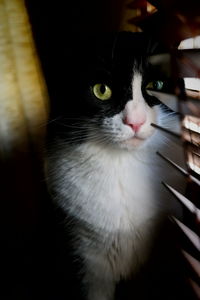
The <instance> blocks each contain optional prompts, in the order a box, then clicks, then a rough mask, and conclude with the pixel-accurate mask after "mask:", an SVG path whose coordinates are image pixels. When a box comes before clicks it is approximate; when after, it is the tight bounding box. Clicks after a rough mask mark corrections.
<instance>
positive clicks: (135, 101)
mask: <svg viewBox="0 0 200 300" xmlns="http://www.w3.org/2000/svg"><path fill="white" fill-rule="evenodd" d="M123 42H124V40H123V41H121V43H120V41H119V40H117V43H118V44H117V45H116V41H115V44H114V42H113V43H111V44H112V45H111V47H110V46H108V45H106V46H105V47H102V45H101V46H100V47H98V45H95V47H93V48H90V49H89V50H88V51H87V52H84V53H83V55H82V56H81V58H80V57H79V59H78V63H77V65H78V67H79V70H78V72H77V71H76V72H74V71H72V73H71V78H70V79H69V82H68V86H69V87H68V88H69V91H68V95H67V96H66V100H65V102H63V100H62V102H61V104H60V106H59V105H58V109H57V116H56V117H58V120H57V121H56V122H54V124H53V126H54V130H53V134H54V135H55V136H56V135H57V136H58V137H59V138H60V139H64V140H65V141H67V142H69V143H82V142H85V141H91V142H94V143H101V144H104V145H111V146H114V147H117V148H126V149H130V150H132V149H135V148H138V147H140V146H141V145H143V144H145V142H146V141H148V140H149V139H150V138H151V136H152V135H153V133H154V129H153V127H152V126H151V123H156V122H157V118H158V108H157V106H156V104H159V102H158V101H157V99H155V98H154V97H153V96H151V95H150V94H149V92H148V91H147V87H148V85H149V82H150V77H149V73H148V67H147V64H146V60H145V58H144V53H142V52H144V49H143V48H142V47H143V46H144V45H142V44H141V45H139V44H138V40H137V39H136V40H135V44H134V37H132V40H131V41H130V45H131V47H129V46H130V45H129V44H127V45H126V44H125V43H123ZM140 48H141V51H140ZM151 84H152V82H151ZM66 85H67V83H66ZM55 138H56V137H55Z"/></svg>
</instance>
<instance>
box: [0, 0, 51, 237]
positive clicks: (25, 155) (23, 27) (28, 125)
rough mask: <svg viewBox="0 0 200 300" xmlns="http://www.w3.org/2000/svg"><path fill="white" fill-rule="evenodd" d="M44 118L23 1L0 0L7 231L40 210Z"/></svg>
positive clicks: (0, 141)
mask: <svg viewBox="0 0 200 300" xmlns="http://www.w3.org/2000/svg"><path fill="white" fill-rule="evenodd" d="M47 118H48V96H47V90H46V86H45V81H44V78H43V74H42V71H41V67H40V62H39V59H38V56H37V52H36V48H35V45H34V40H33V36H32V31H31V26H30V23H29V18H28V14H27V11H26V6H25V3H24V1H23V0H0V185H1V186H0V214H1V216H0V220H1V221H2V220H3V224H4V225H5V226H6V228H7V230H8V228H11V230H10V232H13V229H15V230H17V232H22V230H25V231H26V230H28V228H30V226H31V227H32V225H33V224H34V223H35V221H36V220H37V216H38V212H39V211H40V205H41V202H42V199H43V198H42V197H43V196H42V191H41V190H42V181H43V178H42V159H41V158H42V152H43V145H44V136H45V125H46V122H47ZM20 224H21V225H20ZM28 224H29V225H30V226H27V225H28ZM16 225H17V226H16ZM19 226H20V227H19ZM16 228H18V229H16Z"/></svg>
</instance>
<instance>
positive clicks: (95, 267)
mask: <svg viewBox="0 0 200 300" xmlns="http://www.w3.org/2000/svg"><path fill="white" fill-rule="evenodd" d="M141 114H145V119H146V122H145V124H144V125H143V126H142V127H141V129H140V130H139V131H138V132H137V133H135V132H134V131H133V130H132V129H131V128H130V127H129V126H127V125H126V124H124V123H123V119H124V116H125V115H129V117H130V118H134V116H136V118H140V117H141ZM161 115H162V113H161V110H160V108H159V107H154V108H150V107H149V106H148V105H147V104H146V102H145V101H144V99H143V96H142V93H141V76H140V75H139V74H137V75H136V76H135V77H134V81H133V99H132V100H131V99H130V101H129V102H128V103H127V105H126V107H125V109H124V111H123V112H121V113H120V114H117V115H115V116H113V117H112V118H107V119H105V122H104V125H103V129H102V132H103V131H105V132H106V134H107V135H108V134H109V136H110V139H111V140H112V143H110V144H108V145H105V144H103V143H100V142H98V141H93V140H91V141H90V140H88V141H87V142H85V143H83V144H81V145H79V146H73V147H72V146H68V145H66V147H63V148H62V149H61V150H60V151H58V153H57V154H56V155H55V157H54V160H53V163H51V161H49V162H48V164H47V169H50V172H51V174H50V176H49V177H50V179H49V180H50V185H51V186H53V188H54V191H56V193H57V195H58V199H57V201H58V202H59V204H60V205H61V206H62V207H63V209H64V210H66V211H67V213H69V214H70V215H72V216H75V217H76V218H78V219H79V220H80V221H81V222H83V224H85V226H86V227H88V232H89V231H90V229H92V233H91V234H90V233H88V234H87V233H85V234H79V235H78V233H77V235H78V236H77V253H78V254H79V255H80V256H81V257H82V258H83V260H84V262H85V274H86V275H85V279H84V280H85V283H86V285H88V287H89V292H88V300H109V299H113V294H114V288H115V283H116V282H117V281H119V279H120V278H121V277H123V278H126V277H128V276H130V275H131V274H132V273H134V272H136V271H137V270H138V268H139V267H140V266H141V264H143V263H144V262H145V260H146V259H147V258H148V254H149V251H150V250H151V246H152V243H153V241H154V236H155V235H156V230H157V226H158V223H159V221H160V219H161V218H162V216H163V214H167V213H168V211H170V208H169V209H168V208H167V204H166V203H165V200H164V199H162V201H161V199H160V198H161V197H160V195H161V194H162V186H161V184H160V177H161V174H162V172H163V170H162V169H161V167H160V166H159V159H158V158H157V157H156V154H155V151H156V150H157V148H159V147H160V146H161V143H160V135H159V133H155V131H154V130H153V128H152V127H151V126H150V124H151V123H152V122H157V123H159V122H160V120H161V118H160V117H161ZM101 134H102V133H101V131H100V132H99V135H101ZM155 145H156V147H155ZM158 195H159V196H158ZM162 198H164V196H163V197H162Z"/></svg>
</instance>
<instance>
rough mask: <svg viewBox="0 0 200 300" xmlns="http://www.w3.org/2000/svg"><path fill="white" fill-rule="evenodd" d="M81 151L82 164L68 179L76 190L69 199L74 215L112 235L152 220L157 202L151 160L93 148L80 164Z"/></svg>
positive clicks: (125, 153) (126, 153)
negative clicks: (114, 232)
mask: <svg viewBox="0 0 200 300" xmlns="http://www.w3.org/2000/svg"><path fill="white" fill-rule="evenodd" d="M83 147H84V146H83ZM81 151H82V152H81V153H82V155H80V164H79V165H78V164H77V167H76V169H75V168H71V170H70V171H69V172H68V173H67V175H66V177H67V178H66V181H67V182H68V183H71V186H72V189H73V193H71V195H69V196H70V197H69V199H70V202H71V203H70V210H71V212H72V213H74V214H75V215H76V216H77V214H78V216H79V218H80V219H82V220H86V221H87V222H88V223H90V224H92V225H94V226H95V227H99V228H102V229H105V230H106V231H109V232H113V231H117V230H126V231H127V230H131V228H132V227H135V226H140V225H141V224H143V223H144V222H145V221H146V220H148V219H150V218H151V217H152V213H153V214H154V213H155V211H156V201H155V195H154V193H155V186H154V185H155V181H154V179H153V176H152V170H151V169H152V166H151V164H149V161H150V160H148V159H147V158H144V157H143V160H141V161H139V160H138V158H137V157H135V156H134V155H132V154H131V153H129V152H124V153H115V152H109V151H108V149H106V150H104V151H99V150H98V149H97V148H95V147H94V146H91V145H90V147H88V146H87V152H86V153H85V156H86V157H85V159H84V160H85V163H84V164H81V159H82V160H83V156H84V149H81ZM77 160H78V157H77ZM73 173H74V174H73ZM69 186H70V184H69ZM69 193H70V190H69V191H68V194H69Z"/></svg>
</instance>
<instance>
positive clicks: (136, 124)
mask: <svg viewBox="0 0 200 300" xmlns="http://www.w3.org/2000/svg"><path fill="white" fill-rule="evenodd" d="M144 123H145V121H143V122H128V120H127V118H126V119H125V120H124V124H126V125H128V126H130V127H131V128H132V129H133V131H135V132H137V131H139V130H140V128H141V126H142V125H143V124H144Z"/></svg>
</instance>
